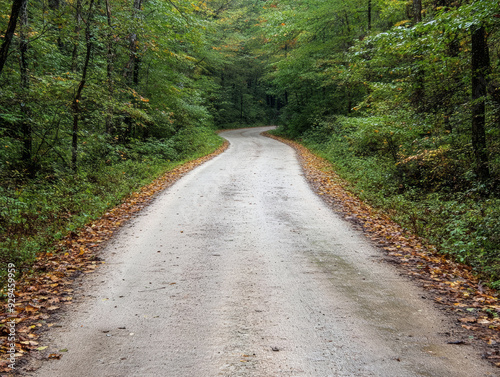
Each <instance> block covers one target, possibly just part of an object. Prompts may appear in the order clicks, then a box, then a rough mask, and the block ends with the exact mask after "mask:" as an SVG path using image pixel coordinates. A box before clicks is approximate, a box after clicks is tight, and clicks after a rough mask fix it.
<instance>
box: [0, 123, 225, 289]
mask: <svg viewBox="0 0 500 377" xmlns="http://www.w3.org/2000/svg"><path fill="white" fill-rule="evenodd" d="M222 143H223V139H222V138H221V137H219V136H217V135H215V133H214V132H213V130H210V129H201V130H200V129H193V130H191V131H183V132H182V133H181V134H179V135H177V136H175V137H174V138H173V139H170V140H163V141H161V140H153V139H151V140H146V141H138V140H133V141H131V142H130V143H128V144H127V145H120V146H116V147H114V148H111V150H110V151H108V152H107V153H106V156H105V158H104V156H103V158H99V159H96V161H94V162H93V163H90V162H88V163H87V165H83V164H82V166H81V167H80V168H79V169H78V173H77V174H74V173H72V172H71V171H67V170H62V171H58V170H52V171H45V172H44V173H43V174H42V173H40V174H38V175H37V176H36V177H34V178H32V179H29V180H27V179H24V180H21V179H19V178H16V177H13V173H14V172H10V173H11V174H10V177H9V179H5V180H4V182H5V183H4V184H2V186H0V264H1V268H0V271H1V272H0V280H1V279H2V278H5V276H4V275H2V274H4V273H5V272H6V271H7V268H6V265H7V264H8V263H14V264H15V265H16V268H17V270H18V271H19V270H22V271H24V272H25V271H27V270H29V269H30V265H31V264H32V262H33V261H34V260H35V258H36V255H37V254H38V253H41V252H48V251H51V250H52V247H53V245H54V243H55V241H57V240H59V239H62V238H63V237H64V236H66V235H67V234H69V233H70V232H77V230H78V229H79V228H81V227H83V226H84V225H85V224H87V223H89V222H90V221H92V220H95V219H97V218H99V217H100V216H102V215H103V214H104V213H105V212H106V211H108V210H109V209H110V208H113V207H114V206H116V205H118V204H120V203H121V202H122V201H123V199H124V198H126V197H127V196H129V195H130V194H132V193H133V192H135V191H137V190H139V189H140V188H141V187H143V186H145V185H147V184H149V183H151V182H152V181H153V180H155V179H156V178H158V177H159V176H161V175H162V174H164V173H166V172H167V171H170V170H172V169H173V168H175V167H176V166H179V165H181V164H183V163H186V162H188V161H191V160H194V159H196V158H198V157H202V156H204V155H207V154H209V153H211V152H213V151H214V150H216V149H217V148H218V147H220V146H221V145H222Z"/></svg>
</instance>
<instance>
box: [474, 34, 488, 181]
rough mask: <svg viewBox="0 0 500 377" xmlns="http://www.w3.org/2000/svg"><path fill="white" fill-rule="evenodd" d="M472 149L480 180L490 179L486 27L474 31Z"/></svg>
mask: <svg viewBox="0 0 500 377" xmlns="http://www.w3.org/2000/svg"><path fill="white" fill-rule="evenodd" d="M471 33H472V149H473V150H474V157H475V169H476V174H477V176H478V179H479V180H481V181H485V180H487V179H488V178H489V177H490V171H489V168H488V150H487V146H486V130H485V122H486V115H485V112H486V104H485V102H486V88H487V74H488V71H489V69H490V57H489V51H488V45H487V43H486V30H485V28H484V26H479V27H478V26H475V27H473V29H472V31H471Z"/></svg>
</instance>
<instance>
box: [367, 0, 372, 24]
mask: <svg viewBox="0 0 500 377" xmlns="http://www.w3.org/2000/svg"><path fill="white" fill-rule="evenodd" d="M371 29H372V0H368V31H370V30H371Z"/></svg>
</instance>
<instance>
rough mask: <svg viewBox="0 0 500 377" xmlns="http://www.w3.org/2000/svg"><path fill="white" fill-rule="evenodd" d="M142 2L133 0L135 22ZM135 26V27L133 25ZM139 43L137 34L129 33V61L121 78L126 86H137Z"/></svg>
mask: <svg viewBox="0 0 500 377" xmlns="http://www.w3.org/2000/svg"><path fill="white" fill-rule="evenodd" d="M141 5H142V0H134V13H133V19H134V20H137V18H138V13H139V11H140V10H141ZM134 26H135V25H134ZM138 48H139V41H138V39H137V33H131V34H130V37H129V60H128V62H127V65H126V66H125V71H124V74H123V76H124V77H125V78H126V79H127V82H128V84H129V85H130V84H135V85H136V86H137V85H138V84H139V66H140V60H139V56H138V51H137V50H138Z"/></svg>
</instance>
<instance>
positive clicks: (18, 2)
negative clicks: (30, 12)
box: [0, 0, 28, 74]
mask: <svg viewBox="0 0 500 377" xmlns="http://www.w3.org/2000/svg"><path fill="white" fill-rule="evenodd" d="M27 1H28V0H13V2H12V9H11V11H10V18H9V24H8V25H7V30H6V31H5V35H4V36H3V43H2V46H1V47H0V74H1V73H2V70H3V67H4V65H5V62H6V61H7V56H8V54H9V47H10V44H11V42H12V38H13V37H14V32H15V30H16V25H17V19H18V18H19V13H20V12H21V10H22V9H23V7H24V5H25V3H26V2H27Z"/></svg>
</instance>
